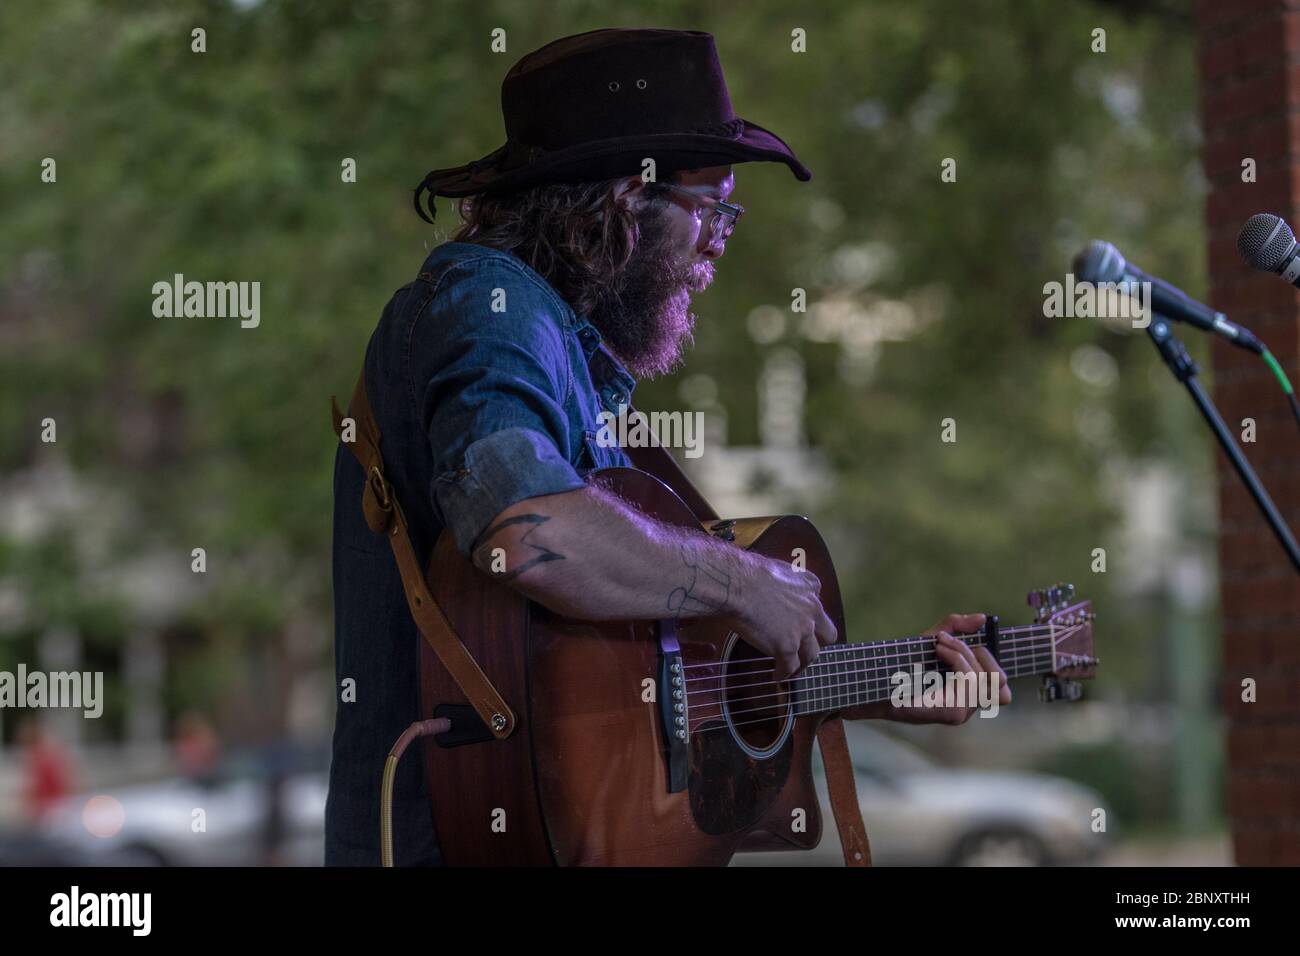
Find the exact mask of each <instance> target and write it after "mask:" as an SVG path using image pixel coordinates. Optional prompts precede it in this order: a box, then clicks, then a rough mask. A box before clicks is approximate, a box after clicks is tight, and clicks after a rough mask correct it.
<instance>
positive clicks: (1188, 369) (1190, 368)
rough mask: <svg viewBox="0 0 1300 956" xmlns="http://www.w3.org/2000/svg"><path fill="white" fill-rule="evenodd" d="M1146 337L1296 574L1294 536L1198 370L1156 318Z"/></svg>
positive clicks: (1299, 562) (1298, 557) (1298, 553)
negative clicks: (1192, 404) (1191, 403)
mask: <svg viewBox="0 0 1300 956" xmlns="http://www.w3.org/2000/svg"><path fill="white" fill-rule="evenodd" d="M1147 335H1149V336H1150V337H1151V341H1152V342H1153V343H1154V344H1155V347H1156V351H1157V352H1159V353H1160V357H1161V358H1163V359H1164V360H1165V364H1166V365H1168V366H1169V371H1170V372H1172V373H1173V375H1174V378H1176V379H1178V381H1180V382H1182V383H1183V385H1185V386H1186V387H1187V391H1188V392H1189V393H1191V396H1192V401H1194V402H1195V403H1196V407H1197V408H1198V409H1200V411H1201V415H1203V416H1204V417H1205V420H1206V422H1208V423H1209V426H1210V430H1211V431H1213V432H1214V437H1215V438H1217V439H1219V444H1220V445H1222V446H1223V451H1224V454H1226V455H1227V456H1228V460H1229V461H1230V462H1232V467H1233V468H1235V469H1237V474H1238V475H1240V476H1241V480H1242V481H1243V482H1244V483H1245V485H1246V488H1247V489H1248V490H1249V491H1250V494H1251V497H1253V498H1254V499H1255V504H1256V505H1258V506H1259V510H1260V513H1261V514H1263V515H1264V518H1265V519H1266V520H1267V521H1268V524H1269V527H1271V528H1272V529H1273V534H1275V535H1277V540H1278V541H1279V542H1281V544H1282V549H1283V550H1284V551H1286V553H1287V557H1289V558H1290V559H1291V564H1292V565H1293V566H1294V567H1295V569H1296V571H1297V572H1300V547H1297V546H1296V541H1295V536H1294V535H1293V534H1292V533H1291V529H1290V528H1288V527H1287V525H1286V522H1285V521H1283V520H1282V516H1281V515H1280V514H1279V513H1278V510H1277V506H1276V505H1274V504H1273V499H1271V498H1270V497H1269V496H1268V492H1267V491H1265V490H1264V486H1263V485H1261V484H1260V483H1259V476H1258V475H1256V474H1255V469H1254V468H1252V467H1250V462H1248V461H1247V460H1246V456H1245V455H1243V454H1242V453H1241V449H1240V448H1238V447H1237V443H1236V441H1235V440H1234V439H1233V437H1232V433H1231V432H1229V431H1228V426H1227V425H1225V424H1224V422H1223V418H1222V416H1220V415H1219V410H1218V409H1217V408H1215V406H1214V402H1213V401H1211V400H1210V397H1209V396H1208V395H1206V394H1205V390H1204V389H1203V388H1201V383H1200V382H1199V381H1197V378H1196V373H1197V372H1199V371H1200V369H1198V368H1197V366H1196V363H1195V362H1193V361H1192V357H1191V356H1190V355H1188V354H1187V347H1186V346H1185V345H1183V343H1182V342H1180V341H1179V340H1178V339H1177V338H1175V337H1174V334H1173V332H1172V331H1171V330H1170V328H1169V322H1168V321H1166V320H1165V319H1164V318H1162V317H1160V316H1159V315H1153V316H1152V317H1151V321H1150V323H1148V325H1147Z"/></svg>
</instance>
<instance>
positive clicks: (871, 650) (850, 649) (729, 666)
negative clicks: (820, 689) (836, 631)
mask: <svg viewBox="0 0 1300 956" xmlns="http://www.w3.org/2000/svg"><path fill="white" fill-rule="evenodd" d="M980 636H982V635H976V634H963V635H958V640H961V641H962V643H963V644H965V645H966V646H967V647H988V646H989V645H987V644H981V643H979V642H978V641H974V642H971V641H967V640H964V638H967V637H980ZM1046 636H1048V635H1046V634H1040V635H1031V636H1027V637H1018V638H1012V639H1010V640H1007V641H999V642H998V645H999V650H1002V649H1007V648H1009V649H1010V650H1011V651H1012V652H1013V653H1015V652H1016V651H1017V648H1018V645H1023V644H1026V643H1035V642H1041V639H1042V638H1043V637H1046ZM908 640H909V641H911V642H912V643H911V645H910V646H909V649H908V650H906V651H904V653H907V654H912V653H917V651H918V650H921V649H922V647H921V645H922V644H923V643H924V642H927V641H928V642H929V643H928V646H929V647H933V646H934V645H935V643H936V642H935V640H934V638H933V637H932V636H930V635H923V636H921V637H917V638H909V639H908ZM881 646H883V642H879V641H873V642H871V643H857V644H840V645H832V646H829V647H823V648H821V649H820V651H819V657H818V659H817V660H815V661H814V662H813V663H811V664H808V665H807V667H808V668H813V667H833V666H837V665H838V664H839V661H831V660H824V659H823V658H822V657H821V656H820V655H825V656H826V657H832V656H838V657H843V658H846V659H849V660H853V661H860V660H872V659H878V658H879V657H881V656H896V655H880V654H879V653H877V652H876V651H875V648H878V647H881ZM896 646H901V645H896ZM855 653H856V654H861V655H863V656H861V657H856V658H853V657H850V656H849V655H852V654H855ZM773 660H774V659H773V658H771V657H746V658H741V659H738V660H729V661H710V662H708V663H704V664H691V665H689V667H690V668H700V667H721V668H725V669H726V674H725V675H722V676H732V675H734V676H736V677H746V676H749V675H751V674H755V675H757V674H765V673H770V672H771V671H772V668H771V667H768V666H766V665H767V664H768V663H770V662H773ZM737 664H758V665H761V666H759V667H756V668H753V669H751V670H740V669H738V668H737V667H736V666H735V665H737ZM685 669H688V668H683V670H685ZM718 678H719V675H716V674H701V675H700V676H698V677H688V678H686V683H688V684H689V683H691V682H692V681H702V680H717V679H718ZM792 679H793V680H802V679H803V678H802V677H796V678H792Z"/></svg>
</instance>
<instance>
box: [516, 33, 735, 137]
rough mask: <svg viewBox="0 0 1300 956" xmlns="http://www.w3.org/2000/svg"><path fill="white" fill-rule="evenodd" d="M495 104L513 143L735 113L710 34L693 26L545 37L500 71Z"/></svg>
mask: <svg viewBox="0 0 1300 956" xmlns="http://www.w3.org/2000/svg"><path fill="white" fill-rule="evenodd" d="M501 110H502V113H503V115H504V118H505V125H506V136H507V138H508V139H509V140H510V141H511V142H513V143H515V144H517V145H520V146H528V147H540V148H541V149H544V150H556V149H564V148H566V147H569V146H575V145H577V144H580V143H587V142H592V141H594V140H602V139H613V138H616V137H624V136H645V135H653V134H662V133H685V132H694V131H701V132H703V131H709V130H713V129H714V128H716V127H720V126H722V125H724V124H727V123H730V122H732V121H733V120H735V118H736V114H735V112H734V111H733V109H732V106H731V97H730V95H729V94H728V92H727V83H726V80H725V79H724V77H723V74H722V64H721V62H720V61H719V59H718V51H717V48H716V46H715V45H714V42H713V36H712V34H709V33H704V32H700V31H695V30H650V29H646V30H640V29H638V30H630V29H606V30H593V31H591V32H589V33H581V34H578V35H577V36H571V37H564V38H563V39H560V40H556V41H555V42H553V43H548V44H547V45H546V46H544V47H541V48H540V49H538V50H535V51H533V52H532V53H529V54H527V55H526V56H524V57H523V58H522V59H521V60H520V61H519V62H518V63H516V64H515V65H514V66H513V67H512V68H511V70H510V72H509V73H508V74H506V78H505V80H504V82H503V83H502V84H501Z"/></svg>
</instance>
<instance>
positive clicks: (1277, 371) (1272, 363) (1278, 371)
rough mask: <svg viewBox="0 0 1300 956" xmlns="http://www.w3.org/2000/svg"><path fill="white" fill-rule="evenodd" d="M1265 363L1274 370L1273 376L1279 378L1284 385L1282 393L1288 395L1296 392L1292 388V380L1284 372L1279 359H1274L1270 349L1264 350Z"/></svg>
mask: <svg viewBox="0 0 1300 956" xmlns="http://www.w3.org/2000/svg"><path fill="white" fill-rule="evenodd" d="M1264 361H1265V362H1267V363H1268V367H1269V368H1271V369H1272V370H1273V374H1274V375H1276V376H1277V380H1278V381H1279V382H1281V383H1282V391H1284V392H1286V393H1287V394H1288V395H1290V394H1292V393H1293V391H1294V390H1293V389H1292V388H1291V381H1290V379H1288V378H1287V377H1286V372H1284V371H1282V366H1281V365H1280V364H1279V363H1278V360H1277V359H1275V358H1273V353H1272V352H1270V351H1269V350H1268V349H1265V350H1264Z"/></svg>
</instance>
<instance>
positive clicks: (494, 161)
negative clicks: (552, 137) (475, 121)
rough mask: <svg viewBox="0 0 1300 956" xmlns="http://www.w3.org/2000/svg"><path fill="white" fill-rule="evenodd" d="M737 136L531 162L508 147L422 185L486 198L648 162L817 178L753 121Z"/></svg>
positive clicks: (643, 140) (647, 141)
mask: <svg viewBox="0 0 1300 956" xmlns="http://www.w3.org/2000/svg"><path fill="white" fill-rule="evenodd" d="M736 125H737V126H738V131H737V133H736V134H735V135H733V136H718V135H713V134H707V133H662V134H655V135H645V136H628V137H620V138H619V139H615V140H600V141H596V142H591V143H581V144H579V145H577V146H572V147H569V148H568V149H562V150H555V151H553V152H546V153H542V154H540V155H539V156H537V157H536V158H535V159H533V160H532V161H531V162H528V161H526V160H525V159H524V157H522V156H518V155H516V156H514V157H512V156H511V153H510V150H509V147H508V146H502V147H501V148H500V149H497V150H494V151H493V152H491V153H489V154H488V155H487V156H485V157H483V158H482V159H479V160H476V161H475V162H472V163H467V164H465V165H464V166H457V167H454V168H451V169H439V170H434V171H433V172H432V173H430V174H429V175H428V176H427V177H425V181H424V183H422V184H421V189H425V188H427V189H428V190H429V193H430V194H431V195H434V196H449V197H453V198H455V197H460V196H472V195H474V194H476V193H481V192H498V191H502V190H506V189H519V188H523V187H526V186H532V185H537V184H539V183H544V182H586V181H590V180H595V179H611V178H613V177H615V176H621V175H636V174H639V173H640V172H641V170H642V163H643V161H644V160H645V159H647V158H651V159H654V160H655V164H656V169H657V171H659V172H672V171H675V170H678V169H695V168H699V167H702V166H721V165H730V164H733V163H751V162H771V163H784V164H785V165H786V166H788V167H789V168H790V172H791V173H792V174H793V175H794V177H795V179H797V180H799V181H800V182H808V181H809V180H810V179H812V173H811V172H810V171H809V169H808V167H807V166H805V165H804V164H803V163H802V162H800V161H799V157H797V156H796V155H795V154H794V150H792V149H791V148H790V147H789V146H788V145H786V143H785V141H784V140H782V139H781V138H780V137H779V136H777V135H776V134H775V133H773V132H771V131H770V130H767V129H764V128H763V127H762V126H759V125H758V124H757V123H754V122H751V121H750V120H744V119H741V120H738V121H737V124H736Z"/></svg>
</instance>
